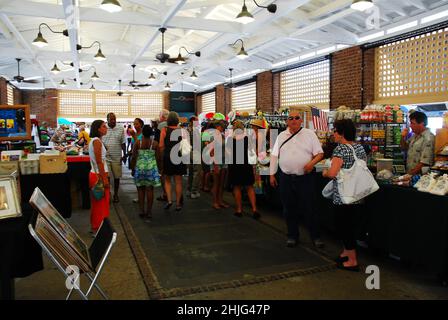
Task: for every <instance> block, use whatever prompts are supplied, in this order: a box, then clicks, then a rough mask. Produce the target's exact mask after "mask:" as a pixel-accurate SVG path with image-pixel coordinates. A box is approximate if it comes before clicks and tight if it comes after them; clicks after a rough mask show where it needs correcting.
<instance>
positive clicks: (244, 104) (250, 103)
mask: <svg viewBox="0 0 448 320" xmlns="http://www.w3.org/2000/svg"><path fill="white" fill-rule="evenodd" d="M256 105H257V83H256V82H255V81H254V82H251V83H249V84H246V85H243V86H239V87H235V88H232V110H236V111H248V112H252V111H255V110H256Z"/></svg>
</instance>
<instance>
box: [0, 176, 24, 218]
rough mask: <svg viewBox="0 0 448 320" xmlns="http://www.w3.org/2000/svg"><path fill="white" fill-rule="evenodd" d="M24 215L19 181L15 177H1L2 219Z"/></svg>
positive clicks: (0, 214) (0, 213)
mask: <svg viewBox="0 0 448 320" xmlns="http://www.w3.org/2000/svg"><path fill="white" fill-rule="evenodd" d="M21 216H22V209H21V207H20V201H19V194H18V190H17V183H16V180H15V178H14V177H12V176H9V177H1V178H0V219H6V218H15V217H21Z"/></svg>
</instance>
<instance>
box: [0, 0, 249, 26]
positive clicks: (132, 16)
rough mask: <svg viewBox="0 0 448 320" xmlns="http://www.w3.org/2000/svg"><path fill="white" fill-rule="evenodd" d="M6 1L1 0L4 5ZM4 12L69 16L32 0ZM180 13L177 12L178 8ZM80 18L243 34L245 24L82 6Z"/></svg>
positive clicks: (11, 5) (57, 7)
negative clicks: (117, 12)
mask: <svg viewBox="0 0 448 320" xmlns="http://www.w3.org/2000/svg"><path fill="white" fill-rule="evenodd" d="M3 2H5V1H4V0H3V1H0V5H1V4H2V3H3ZM0 12H3V13H6V14H8V15H19V16H28V17H40V18H42V17H45V18H50V19H51V18H52V19H65V15H64V12H63V10H61V6H60V5H55V4H47V3H38V2H32V1H22V0H21V1H15V2H14V3H9V2H7V4H5V5H2V6H1V7H0ZM176 12H177V11H176ZM79 19H80V20H81V21H83V22H84V21H85V22H100V23H111V24H125V25H128V24H129V25H140V26H148V27H159V26H160V25H166V26H167V27H169V28H176V29H188V30H189V29H195V30H203V31H214V32H220V33H240V32H241V24H240V23H238V22H229V21H221V20H211V19H196V18H188V17H174V16H173V17H171V19H170V23H169V25H168V24H167V23H164V21H163V19H161V18H160V16H158V15H152V14H148V13H140V12H132V11H121V12H120V15H119V16H117V15H108V14H104V11H103V10H101V9H97V8H85V7H84V8H83V7H81V8H79Z"/></svg>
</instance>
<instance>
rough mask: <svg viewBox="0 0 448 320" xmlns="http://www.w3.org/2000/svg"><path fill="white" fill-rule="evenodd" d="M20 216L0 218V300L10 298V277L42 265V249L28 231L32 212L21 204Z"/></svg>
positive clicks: (27, 273)
mask: <svg viewBox="0 0 448 320" xmlns="http://www.w3.org/2000/svg"><path fill="white" fill-rule="evenodd" d="M22 211H23V216H22V217H20V218H11V219H3V220H0V300H10V299H14V278H22V277H26V276H29V275H30V274H32V273H34V272H36V271H40V270H42V269H43V261H42V251H41V248H40V246H39V245H38V244H37V242H36V241H35V240H34V239H33V238H32V237H31V235H30V233H29V231H28V223H29V220H30V218H31V215H32V213H33V210H32V209H31V207H30V206H29V205H26V204H22Z"/></svg>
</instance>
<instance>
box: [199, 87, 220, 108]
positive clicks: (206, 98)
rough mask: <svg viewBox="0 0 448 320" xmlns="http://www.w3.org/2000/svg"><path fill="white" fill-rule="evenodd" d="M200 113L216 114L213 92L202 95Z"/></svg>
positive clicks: (214, 94)
mask: <svg viewBox="0 0 448 320" xmlns="http://www.w3.org/2000/svg"><path fill="white" fill-rule="evenodd" d="M201 98H202V112H216V93H215V91H213V92H210V93H206V94H203V95H202V96H201Z"/></svg>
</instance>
